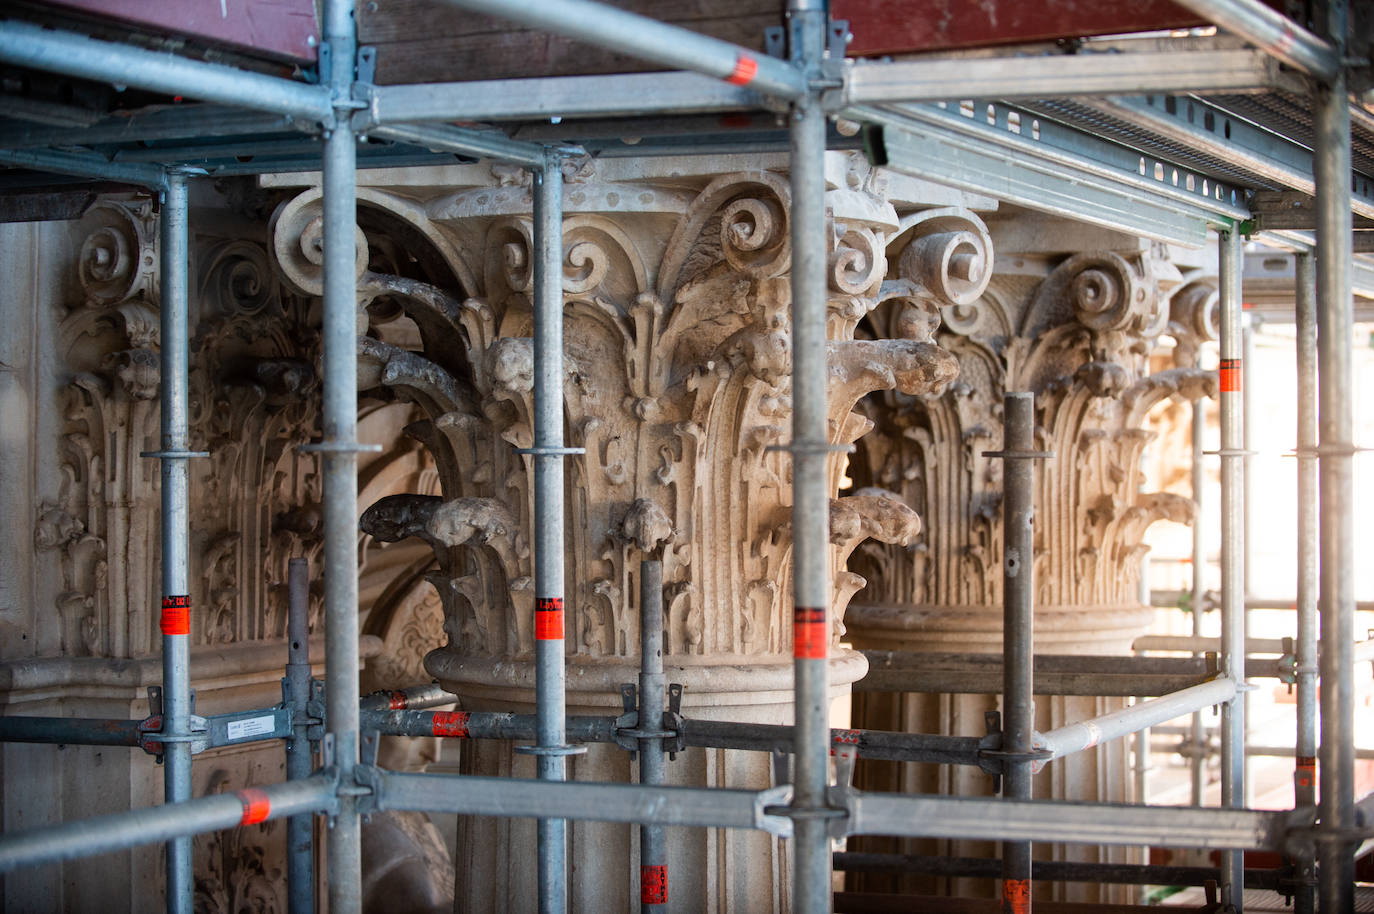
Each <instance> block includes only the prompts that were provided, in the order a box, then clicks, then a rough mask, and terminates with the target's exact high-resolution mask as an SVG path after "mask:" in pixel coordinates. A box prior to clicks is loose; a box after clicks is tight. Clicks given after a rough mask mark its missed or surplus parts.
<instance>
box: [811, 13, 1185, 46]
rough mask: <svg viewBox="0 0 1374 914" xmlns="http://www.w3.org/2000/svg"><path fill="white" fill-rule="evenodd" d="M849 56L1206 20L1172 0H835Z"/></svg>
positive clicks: (1048, 38)
mask: <svg viewBox="0 0 1374 914" xmlns="http://www.w3.org/2000/svg"><path fill="white" fill-rule="evenodd" d="M830 13H831V15H832V16H833V17H834V18H836V19H847V20H849V29H850V31H851V32H853V34H854V40H853V42H852V43H851V44H850V45H849V56H851V57H868V56H875V55H879V54H901V53H907V52H914V51H935V50H951V49H956V48H974V47H983V46H988V45H999V44H1013V43H1023V42H1033V41H1053V40H1056V39H1059V38H1077V37H1082V36H1087V35H1115V34H1119V33H1125V32H1145V31H1154V30H1157V29H1177V28H1191V27H1193V26H1200V25H1206V24H1207V23H1206V22H1204V21H1203V20H1201V19H1199V18H1198V17H1197V16H1196V15H1194V14H1193V13H1190V12H1189V11H1187V10H1185V9H1183V8H1182V7H1180V6H1177V5H1176V4H1174V3H1170V2H1168V0H1131V2H1122V0H980V2H970V0H832V2H831V5H830Z"/></svg>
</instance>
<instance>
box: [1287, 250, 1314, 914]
mask: <svg viewBox="0 0 1374 914" xmlns="http://www.w3.org/2000/svg"><path fill="white" fill-rule="evenodd" d="M1315 282H1316V280H1315V276H1314V273H1313V264H1312V255H1311V254H1307V253H1304V254H1299V255H1298V259H1297V277H1296V282H1295V292H1296V298H1295V315H1296V323H1297V333H1296V337H1297V339H1296V349H1297V361H1298V447H1297V457H1298V590H1297V594H1298V600H1297V611H1298V643H1297V661H1298V662H1297V693H1298V694H1297V718H1298V733H1297V743H1296V746H1297V750H1296V751H1295V752H1294V753H1293V754H1294V755H1295V756H1297V758H1296V759H1295V765H1294V768H1293V805H1294V806H1296V807H1304V806H1315V805H1316V803H1317V758H1316V756H1317V500H1318V498H1319V497H1320V493H1319V491H1318V489H1317V290H1316V285H1315ZM1298 876H1299V879H1298V886H1297V889H1296V890H1295V891H1294V893H1293V911H1294V914H1313V912H1314V911H1315V910H1316V892H1315V890H1314V889H1315V886H1313V885H1311V884H1309V883H1311V882H1312V881H1313V880H1314V879H1315V878H1316V869H1315V867H1314V865H1313V861H1312V860H1311V859H1304V860H1299V861H1298Z"/></svg>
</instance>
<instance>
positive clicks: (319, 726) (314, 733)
mask: <svg viewBox="0 0 1374 914" xmlns="http://www.w3.org/2000/svg"><path fill="white" fill-rule="evenodd" d="M324 709H325V702H324V683H323V682H321V681H320V680H318V679H312V680H311V681H310V700H309V701H308V702H306V704H305V714H306V717H307V722H308V723H309V727H308V728H307V729H306V731H305V738H306V739H308V740H310V742H312V743H318V742H319V741H320V740H322V739H324V736H325V732H324V724H325V710H324Z"/></svg>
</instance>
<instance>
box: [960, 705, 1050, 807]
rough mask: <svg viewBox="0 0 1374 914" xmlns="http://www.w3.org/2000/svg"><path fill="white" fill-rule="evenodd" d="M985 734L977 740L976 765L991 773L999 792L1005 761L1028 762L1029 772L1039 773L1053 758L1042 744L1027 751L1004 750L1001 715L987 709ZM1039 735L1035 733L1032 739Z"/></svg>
mask: <svg viewBox="0 0 1374 914" xmlns="http://www.w3.org/2000/svg"><path fill="white" fill-rule="evenodd" d="M983 721H984V724H985V726H986V727H987V734H986V735H985V736H984V737H983V738H982V739H981V740H979V741H978V767H979V768H981V769H983V771H985V772H987V773H988V774H990V775H992V776H993V778H994V779H995V781H994V785H993V786H994V787H995V788H996V791H997V792H1001V789H1002V787H1001V780H1002V775H1003V774H1005V773H1006V763H1007V762H1030V763H1031V773H1032V774H1039V773H1040V769H1042V768H1044V767H1045V763H1046V762H1048V761H1049V760H1050V759H1052V758H1054V753H1053V752H1051V751H1050V750H1048V749H1045V748H1044V747H1042V746H1035V747H1033V748H1032V749H1031V750H1030V751H1029V752H1006V751H1003V749H1002V715H1001V713H999V712H997V711H988V712H987V713H986V714H984V715H983ZM1038 737H1039V734H1035V735H1034V736H1033V737H1032V740H1034V739H1036V738H1038Z"/></svg>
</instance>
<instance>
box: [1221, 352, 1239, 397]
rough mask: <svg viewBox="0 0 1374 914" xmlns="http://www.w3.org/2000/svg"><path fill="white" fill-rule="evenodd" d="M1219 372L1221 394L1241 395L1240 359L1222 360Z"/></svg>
mask: <svg viewBox="0 0 1374 914" xmlns="http://www.w3.org/2000/svg"><path fill="white" fill-rule="evenodd" d="M1218 370H1219V371H1220V372H1221V392H1222V393H1224V394H1234V393H1240V359H1222V360H1221V367H1220V369H1218Z"/></svg>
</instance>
